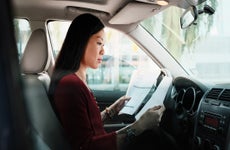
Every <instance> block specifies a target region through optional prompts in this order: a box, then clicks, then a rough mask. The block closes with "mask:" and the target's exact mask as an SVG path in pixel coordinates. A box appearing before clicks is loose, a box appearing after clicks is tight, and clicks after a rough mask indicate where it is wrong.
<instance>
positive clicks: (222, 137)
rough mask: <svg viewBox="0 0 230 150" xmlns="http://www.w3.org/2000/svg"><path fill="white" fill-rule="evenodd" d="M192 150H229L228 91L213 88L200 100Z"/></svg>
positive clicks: (229, 92)
mask: <svg viewBox="0 0 230 150" xmlns="http://www.w3.org/2000/svg"><path fill="white" fill-rule="evenodd" d="M193 150H230V89H226V88H218V87H217V88H213V89H211V90H210V91H208V92H207V93H206V94H205V96H204V97H203V99H202V100H201V103H200V106H199V108H198V114H197V120H196V123H195V132H194V141H193Z"/></svg>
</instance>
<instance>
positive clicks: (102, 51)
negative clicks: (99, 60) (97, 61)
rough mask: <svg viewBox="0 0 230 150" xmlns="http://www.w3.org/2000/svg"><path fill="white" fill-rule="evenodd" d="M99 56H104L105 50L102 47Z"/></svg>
mask: <svg viewBox="0 0 230 150" xmlns="http://www.w3.org/2000/svg"><path fill="white" fill-rule="evenodd" d="M100 54H101V55H104V54H105V49H104V47H102V48H101V51H100Z"/></svg>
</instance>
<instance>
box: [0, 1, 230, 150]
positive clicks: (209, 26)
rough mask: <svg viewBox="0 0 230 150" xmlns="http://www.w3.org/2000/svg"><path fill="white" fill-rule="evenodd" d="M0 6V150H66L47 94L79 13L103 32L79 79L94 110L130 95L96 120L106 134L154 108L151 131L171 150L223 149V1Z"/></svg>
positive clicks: (227, 124) (226, 80) (229, 96)
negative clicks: (157, 113) (97, 53)
mask: <svg viewBox="0 0 230 150" xmlns="http://www.w3.org/2000/svg"><path fill="white" fill-rule="evenodd" d="M0 3H1V5H0V8H1V9H0V10H1V11H0V12H1V16H2V18H3V20H4V21H1V23H0V25H1V26H0V27H1V29H0V30H2V34H0V36H1V38H0V39H1V45H0V46H1V47H0V62H1V65H0V80H1V85H0V97H1V98H0V99H1V102H0V103H1V104H0V131H1V132H0V149H1V150H8V149H30V150H59V149H60V150H61V149H66V150H68V149H71V148H70V145H69V143H68V141H67V139H66V137H65V133H64V130H63V128H62V125H61V123H60V121H59V119H58V117H57V116H56V114H55V111H54V110H53V108H52V106H51V104H50V101H49V97H48V89H49V85H50V78H51V75H52V69H53V67H54V65H55V59H56V57H57V56H58V52H59V51H60V49H61V44H62V42H63V39H64V37H65V35H66V32H67V30H68V27H69V25H70V23H71V21H72V20H73V19H74V18H75V17H76V16H78V15H80V14H84V13H91V14H93V15H95V16H97V17H98V18H100V19H101V20H102V22H103V23H104V24H105V26H106V36H107V41H108V42H107V41H106V42H107V43H108V44H106V45H105V50H106V52H105V53H106V54H105V55H104V57H103V63H102V65H101V67H100V68H99V69H98V70H89V72H88V74H87V82H88V84H89V86H90V88H91V89H92V91H93V94H94V96H95V97H96V100H97V102H98V106H99V108H100V110H101V111H102V110H104V109H105V108H106V107H108V106H109V105H111V104H112V103H113V102H114V101H115V100H116V99H118V98H119V97H121V96H123V95H128V96H131V100H130V101H129V102H128V103H127V104H126V105H125V107H124V108H123V109H122V110H121V112H120V113H119V114H118V115H117V116H115V117H113V118H112V119H111V120H109V121H106V122H104V128H105V130H106V131H107V132H111V131H116V130H118V129H120V128H122V127H125V126H127V125H129V124H130V123H132V122H133V121H135V120H136V119H138V118H139V117H140V116H141V114H143V113H144V112H145V111H146V110H147V109H149V108H151V107H153V106H155V105H159V104H164V106H165V108H166V110H165V112H164V115H163V117H162V119H161V123H160V128H161V129H162V130H163V131H164V133H165V134H166V135H167V136H168V137H169V141H170V143H173V144H175V145H176V147H177V148H178V150H230V61H229V60H230V59H229V56H230V49H229V48H230V44H229V43H230V42H229V41H230V32H229V29H228V24H230V22H228V20H229V19H227V17H228V14H230V12H229V11H228V8H227V6H228V5H227V4H230V3H229V2H228V1H227V0H223V1H216V0H11V1H8V0H2V2H0ZM83 28H84V27H83ZM150 140H151V139H150ZM152 140H153V141H152V142H153V143H154V142H155V141H154V139H152ZM162 140H163V139H162ZM167 142H168V141H167V140H166V141H163V143H165V144H166V145H167V144H169V143H167Z"/></svg>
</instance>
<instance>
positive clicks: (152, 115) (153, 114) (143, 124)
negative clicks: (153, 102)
mask: <svg viewBox="0 0 230 150" xmlns="http://www.w3.org/2000/svg"><path fill="white" fill-rule="evenodd" d="M164 111H165V107H164V105H160V106H154V107H152V108H149V109H148V110H147V111H146V112H145V113H144V114H143V115H142V116H141V117H140V119H139V120H137V122H136V123H137V124H138V128H139V130H141V132H143V131H144V130H148V129H153V128H155V127H157V126H159V123H160V121H161V117H162V115H163V113H164Z"/></svg>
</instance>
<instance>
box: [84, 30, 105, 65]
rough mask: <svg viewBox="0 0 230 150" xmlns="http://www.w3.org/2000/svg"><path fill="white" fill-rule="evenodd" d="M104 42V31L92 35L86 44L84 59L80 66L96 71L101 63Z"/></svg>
mask: <svg viewBox="0 0 230 150" xmlns="http://www.w3.org/2000/svg"><path fill="white" fill-rule="evenodd" d="M104 42H105V31H104V29H102V30H100V31H99V32H97V33H96V34H93V35H92V36H91V37H90V39H89V42H88V44H87V45H86V50H85V54H84V57H83V59H82V61H81V65H82V66H84V67H86V68H88V67H90V68H93V69H96V68H98V67H99V65H100V64H101V63H102V57H103V55H104Z"/></svg>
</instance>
